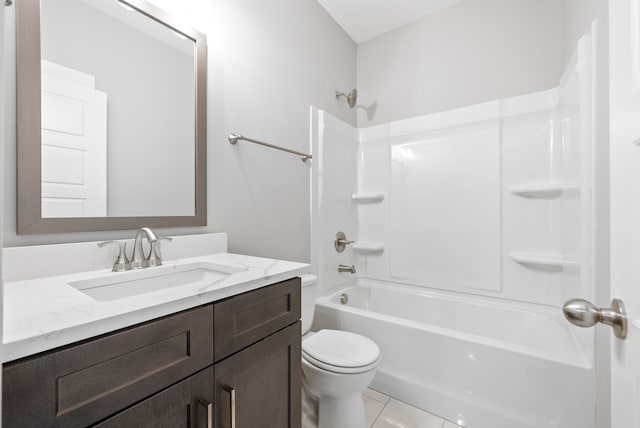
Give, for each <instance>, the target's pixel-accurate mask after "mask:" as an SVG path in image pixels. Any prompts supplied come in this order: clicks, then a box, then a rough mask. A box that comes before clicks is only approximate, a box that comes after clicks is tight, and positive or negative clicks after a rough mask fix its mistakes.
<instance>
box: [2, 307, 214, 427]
mask: <svg viewBox="0 0 640 428" xmlns="http://www.w3.org/2000/svg"><path fill="white" fill-rule="evenodd" d="M212 312H213V307H212V305H209V306H205V307H201V308H197V309H192V310H189V311H186V312H181V313H179V314H176V315H171V316H169V317H166V318H161V319H158V320H155V321H151V322H148V323H145V324H142V325H139V326H136V327H132V328H129V329H126V330H123V331H120V332H117V333H113V334H109V335H105V336H102V337H99V338H97V339H92V340H91V341H88V342H85V343H81V344H77V345H73V346H70V347H67V348H63V349H60V350H54V351H51V352H48V353H45V354H41V355H38V356H35V357H31V358H28V359H24V360H20V361H18V362H15V363H11V364H8V365H6V366H5V367H4V371H3V388H4V390H5V391H7V392H8V391H10V393H8V394H3V412H2V416H3V424H4V426H7V427H14V426H15V427H18V426H19V427H44V426H47V427H65V428H66V427H76V426H86V425H89V424H92V423H95V422H98V421H100V420H102V419H104V418H105V417H107V416H109V415H112V414H114V413H116V412H117V411H119V410H120V409H123V408H125V407H128V406H129V405H131V404H133V403H136V402H138V401H140V400H142V399H144V398H145V397H148V396H150V395H152V394H154V393H155V392H157V391H160V390H162V389H164V388H165V387H167V386H168V385H171V384H172V383H175V382H178V381H180V380H182V379H185V378H186V377H188V376H190V375H191V374H193V373H195V372H197V371H199V370H201V369H204V368H205V367H207V366H209V365H211V361H212V357H213V344H212V333H213V313H212Z"/></svg>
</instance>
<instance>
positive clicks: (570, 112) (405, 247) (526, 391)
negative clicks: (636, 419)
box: [312, 24, 596, 428]
mask: <svg viewBox="0 0 640 428" xmlns="http://www.w3.org/2000/svg"><path fill="white" fill-rule="evenodd" d="M595 30H596V27H595V24H594V27H593V29H592V33H591V34H595ZM591 34H588V35H586V36H584V37H583V38H582V39H580V41H579V43H578V46H577V49H576V51H575V53H574V55H573V57H572V59H571V61H570V62H569V64H568V66H567V68H566V70H565V72H564V74H563V76H562V78H561V79H560V82H559V85H558V87H555V88H551V89H548V90H545V91H541V92H537V93H532V94H526V95H522V96H518V97H514V98H509V99H501V100H495V101H492V102H487V103H483V104H479V105H473V106H469V107H465V108H460V109H456V110H450V111H446V112H441V113H435V114H429V115H426V116H421V117H416V118H411V119H406V120H400V121H396V122H391V123H388V124H384V125H379V126H375V127H370V128H362V129H355V128H350V127H348V125H346V124H344V123H341V122H340V121H338V120H337V119H335V118H333V117H331V116H330V115H328V114H327V113H325V112H322V111H312V145H313V153H314V155H315V156H316V157H315V158H314V159H315V160H316V161H317V162H315V163H314V165H313V167H314V170H313V174H314V180H313V182H312V186H313V187H312V188H313V198H312V244H313V247H312V266H313V271H314V273H317V274H318V276H319V278H320V279H319V281H320V287H319V288H320V290H322V292H323V294H324V296H325V297H323V298H321V299H320V300H319V301H318V303H317V305H318V308H317V310H316V313H317V314H318V316H317V318H316V320H315V321H314V330H316V329H321V328H338V329H343V330H347V331H354V332H356V333H360V334H363V335H365V336H367V337H369V338H371V339H372V340H374V341H375V342H376V343H377V344H378V345H379V346H380V348H381V355H382V357H381V363H380V368H379V371H378V374H377V376H376V378H375V379H374V381H373V384H372V387H373V388H374V389H377V390H379V391H381V392H383V393H385V394H387V395H390V396H392V397H395V398H398V399H400V400H403V401H406V402H408V403H409V404H412V405H414V406H417V407H420V408H422V409H424V410H426V411H428V412H431V413H433V414H436V415H438V416H440V417H443V418H445V419H448V420H452V421H457V422H458V423H460V424H461V425H463V426H469V427H472V428H493V427H497V426H511V427H522V428H532V427H541V426H561V427H563V428H594V427H595V418H594V415H593V414H592V412H584V410H583V409H592V408H594V407H593V406H594V403H595V369H594V332H593V330H592V329H590V330H588V329H579V328H576V327H574V326H571V325H570V324H569V323H568V322H566V321H565V320H564V319H563V317H562V313H561V307H562V305H563V303H564V302H565V301H566V300H568V299H570V298H574V297H581V298H585V299H593V296H594V290H595V289H594V285H593V279H592V274H593V272H592V270H593V269H592V267H593V258H594V254H593V247H594V246H593V239H594V233H593V219H592V213H593V195H592V192H593V173H592V163H593V159H592V152H593V141H592V134H593V129H592V116H593V114H594V111H593V93H594V91H593V81H594V80H595V79H594V76H593V71H592V63H593V56H594V42H593V37H592V35H591ZM352 160H355V164H348V162H351V161H352ZM333 163H336V164H337V166H336V165H333ZM332 166H335V168H331V167H332ZM330 169H331V170H332V171H334V172H336V171H339V172H340V173H339V174H338V173H335V174H326V171H329V170H330ZM338 230H342V231H344V232H345V233H346V234H347V236H348V237H349V239H353V240H355V243H354V244H352V245H351V246H348V247H347V249H346V250H345V251H344V252H343V253H340V254H337V253H336V252H335V251H334V250H333V245H332V239H333V237H334V236H335V233H336V232H337V231H338ZM338 263H339V264H346V265H351V264H354V265H355V267H356V272H357V275H351V274H344V273H338V272H337V269H336V268H337V264H338ZM343 293H346V294H347V295H348V296H349V299H348V300H349V302H348V303H347V304H346V305H343V304H341V302H340V297H341V294H343Z"/></svg>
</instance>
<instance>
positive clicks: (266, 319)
mask: <svg viewBox="0 0 640 428" xmlns="http://www.w3.org/2000/svg"><path fill="white" fill-rule="evenodd" d="M214 318H215V321H214V328H215V360H216V361H219V360H221V359H223V358H225V357H227V356H229V355H231V354H232V353H234V352H236V351H238V350H240V349H243V348H246V347H247V346H249V345H251V344H252V343H255V342H257V341H258V340H261V339H263V338H264V337H266V336H268V335H270V334H272V333H274V332H276V331H278V330H281V329H283V328H285V327H287V326H288V325H291V324H293V323H294V322H296V321H298V320H299V319H300V278H293V279H289V280H287V281H283V282H279V283H277V284H274V285H270V286H268V287H264V288H260V289H258V290H254V291H251V292H248V293H244V294H240V295H238V296H234V297H231V298H229V299H227V300H223V301H221V302H219V303H216V304H215V305H214Z"/></svg>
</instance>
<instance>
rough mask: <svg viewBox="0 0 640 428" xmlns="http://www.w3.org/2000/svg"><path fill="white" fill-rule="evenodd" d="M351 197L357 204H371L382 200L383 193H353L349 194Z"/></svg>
mask: <svg viewBox="0 0 640 428" xmlns="http://www.w3.org/2000/svg"><path fill="white" fill-rule="evenodd" d="M351 199H353V200H354V201H355V202H357V203H359V204H372V203H375V202H382V201H383V200H384V193H372V192H371V193H368V192H362V193H354V194H353V195H351Z"/></svg>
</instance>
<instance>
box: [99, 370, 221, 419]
mask: <svg viewBox="0 0 640 428" xmlns="http://www.w3.org/2000/svg"><path fill="white" fill-rule="evenodd" d="M207 405H209V406H207ZM208 412H213V367H209V368H208V369H205V370H203V371H201V372H200V373H197V374H195V375H193V376H191V377H189V378H187V379H185V380H183V381H182V382H178V383H177V384H175V385H173V386H171V387H169V388H167V389H165V390H164V391H161V392H159V393H157V394H155V395H153V396H151V397H149V398H147V399H146V400H144V401H142V402H140V403H138V404H136V405H135V406H132V407H130V408H129V409H127V410H125V411H123V412H120V413H118V414H117V415H115V416H112V417H111V418H109V419H107V420H106V421H104V422H101V423H99V424H97V425H95V427H99V428H129V427H130V428H212V427H211V425H212V424H209V423H208V420H209V414H208Z"/></svg>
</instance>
